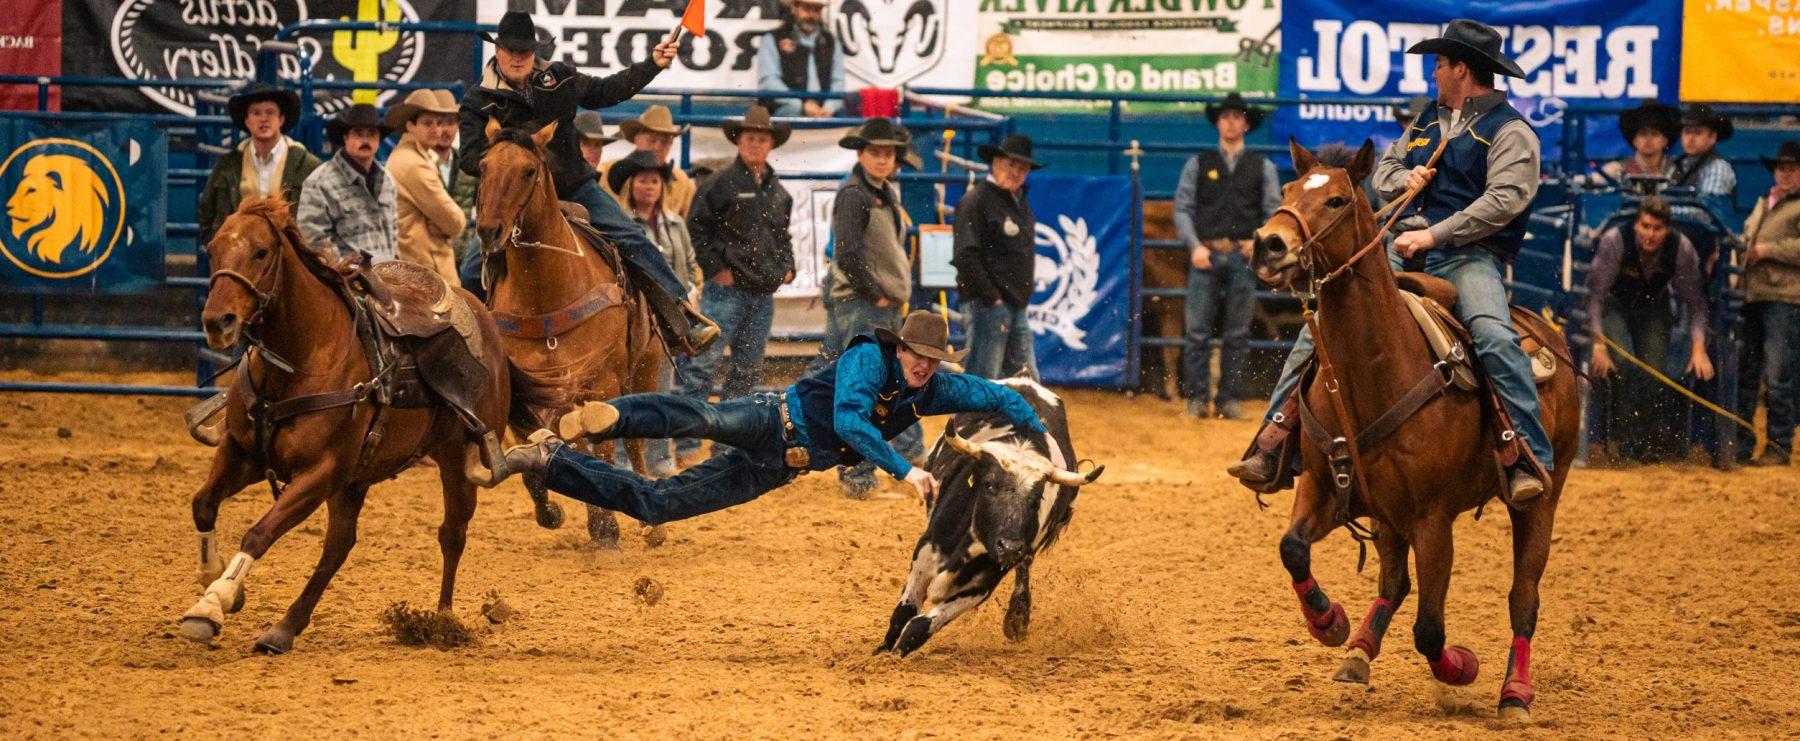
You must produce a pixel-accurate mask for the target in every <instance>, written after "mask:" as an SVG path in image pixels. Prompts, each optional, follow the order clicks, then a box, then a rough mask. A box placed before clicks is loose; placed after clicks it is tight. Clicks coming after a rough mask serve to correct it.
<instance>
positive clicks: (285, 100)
mask: <svg viewBox="0 0 1800 741" xmlns="http://www.w3.org/2000/svg"><path fill="white" fill-rule="evenodd" d="M265 101H268V102H273V103H274V104H275V105H276V106H278V107H280V108H281V132H282V133H284V134H285V133H287V132H288V130H289V129H292V128H294V124H296V123H299V122H300V96H299V95H298V94H296V93H295V92H294V91H292V90H283V89H281V88H278V87H275V86H274V85H270V84H268V83H266V82H259V83H256V84H254V85H251V86H250V87H248V88H245V89H244V92H241V93H238V94H237V95H233V96H231V98H230V99H229V100H227V101H225V110H226V111H227V112H229V113H230V114H231V122H232V123H233V124H235V125H237V127H238V128H240V129H242V128H244V118H245V117H247V116H249V115H250V106H252V105H255V104H257V103H262V102H265Z"/></svg>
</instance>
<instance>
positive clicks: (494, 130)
mask: <svg viewBox="0 0 1800 741" xmlns="http://www.w3.org/2000/svg"><path fill="white" fill-rule="evenodd" d="M498 133H500V119H497V118H494V117H493V116H488V124H487V128H486V129H485V130H483V131H482V132H481V135H482V136H485V137H487V140H488V141H493V140H494V135H495V134H498Z"/></svg>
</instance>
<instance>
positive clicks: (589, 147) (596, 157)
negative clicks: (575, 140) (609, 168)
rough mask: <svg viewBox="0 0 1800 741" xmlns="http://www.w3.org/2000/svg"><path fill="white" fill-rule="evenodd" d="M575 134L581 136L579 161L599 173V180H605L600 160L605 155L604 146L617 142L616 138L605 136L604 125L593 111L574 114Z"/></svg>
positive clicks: (604, 172) (603, 168)
mask: <svg viewBox="0 0 1800 741" xmlns="http://www.w3.org/2000/svg"><path fill="white" fill-rule="evenodd" d="M575 133H577V134H580V135H581V159H582V161H584V162H586V163H588V167H592V168H594V171H595V172H598V173H600V179H601V180H605V179H606V168H605V167H603V166H601V164H600V159H601V157H603V156H605V154H606V145H608V144H611V143H613V142H616V141H618V140H619V139H618V137H615V136H607V135H606V123H605V122H604V121H601V120H600V114H598V113H595V112H593V111H582V112H580V113H577V114H575Z"/></svg>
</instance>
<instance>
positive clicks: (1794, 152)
mask: <svg viewBox="0 0 1800 741" xmlns="http://www.w3.org/2000/svg"><path fill="white" fill-rule="evenodd" d="M1757 159H1760V160H1762V163H1763V167H1767V168H1769V170H1770V171H1771V172H1772V171H1774V170H1775V168H1776V167H1777V166H1780V165H1795V164H1800V141H1795V140H1793V139H1789V140H1787V141H1784V142H1782V143H1781V148H1780V149H1777V150H1775V159H1769V158H1768V157H1758V158H1757Z"/></svg>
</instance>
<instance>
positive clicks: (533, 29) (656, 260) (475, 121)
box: [459, 11, 719, 354]
mask: <svg viewBox="0 0 1800 741" xmlns="http://www.w3.org/2000/svg"><path fill="white" fill-rule="evenodd" d="M483 38H485V39H487V40H488V41H490V42H493V44H494V46H495V49H494V58H493V59H491V60H489V61H488V64H487V67H486V70H485V71H484V72H483V73H482V77H481V80H480V83H479V84H478V85H477V86H476V87H475V89H473V90H471V91H470V92H469V94H468V95H467V96H466V97H464V98H463V102H462V111H461V113H460V114H459V122H460V126H461V129H462V146H463V161H462V163H461V165H462V168H463V170H464V171H465V172H468V173H469V174H471V175H479V174H480V166H481V157H482V155H483V154H484V153H485V152H486V151H487V145H488V140H487V135H486V133H485V132H486V130H487V125H488V122H489V121H495V122H498V123H499V125H501V126H506V127H520V128H525V129H529V130H532V131H536V130H538V129H539V128H542V127H543V126H546V125H550V124H556V130H555V133H554V135H553V136H552V137H551V139H550V144H549V146H548V147H547V148H548V149H549V153H550V156H549V164H550V173H549V174H550V176H551V177H552V178H553V179H554V181H555V185H556V195H557V198H560V199H562V200H565V201H573V202H575V203H579V204H581V205H582V206H583V207H585V208H586V209H587V212H588V223H590V224H592V225H593V226H594V228H595V229H598V230H599V231H600V233H601V234H603V235H605V236H606V238H607V239H608V240H609V241H611V242H612V243H613V244H614V245H616V246H617V247H618V250H619V256H620V257H621V258H623V259H624V261H625V263H626V264H627V265H628V267H629V268H630V269H631V271H632V274H633V276H634V278H635V279H636V280H634V281H633V285H634V286H636V287H637V289H638V290H640V291H643V292H644V293H643V295H644V297H645V298H646V299H647V301H648V303H649V305H650V307H651V309H652V311H653V312H654V313H655V314H656V316H657V318H658V320H659V321H660V323H661V325H662V328H663V331H664V337H665V339H667V340H668V342H669V345H670V346H671V347H673V348H676V349H679V350H681V351H683V352H686V353H688V354H696V353H699V352H700V351H702V350H704V349H706V347H708V346H709V345H711V344H712V342H713V340H715V339H717V338H718V336H719V329H718V327H717V326H715V325H713V324H712V322H710V321H708V320H707V319H706V317H705V316H702V315H701V313H700V311H699V310H698V309H696V308H695V307H694V305H693V304H692V303H690V302H686V301H683V300H682V293H681V281H680V280H679V279H677V278H676V277H675V274H674V272H672V271H671V270H670V269H669V263H668V262H667V261H665V260H663V259H662V253H660V252H658V251H657V249H656V245H654V244H651V243H650V240H649V238H647V237H645V236H644V230H643V229H641V228H639V227H638V226H637V224H635V223H633V222H632V221H631V218H630V217H628V216H626V215H625V211H624V209H623V208H622V207H620V205H619V201H618V200H617V199H615V198H612V197H610V196H608V195H607V194H606V192H605V191H603V190H602V189H601V187H600V181H599V175H598V173H597V172H595V170H594V168H593V167H592V166H590V165H588V164H587V162H586V161H585V160H583V159H582V158H581V150H580V145H579V144H578V143H577V139H578V138H579V136H580V134H579V132H577V131H576V130H575V126H574V119H575V114H576V113H577V109H578V108H595V109H598V108H606V107H609V106H613V105H617V104H619V103H623V102H625V101H627V100H630V99H631V97H632V96H634V95H636V94H637V93H638V91H640V90H643V89H644V87H645V86H646V85H649V84H650V81H651V80H654V79H656V75H657V74H658V73H659V72H661V71H662V70H663V69H665V68H667V67H668V66H669V64H670V63H671V62H673V61H674V59H675V53H676V48H677V46H676V41H675V35H674V34H672V33H671V34H670V35H669V36H668V37H667V38H665V39H663V40H662V41H661V42H660V43H658V44H657V45H656V47H655V48H654V49H652V50H651V54H650V58H649V59H646V60H643V61H641V62H638V63H636V64H633V65H631V66H630V67H627V68H625V69H624V70H623V71H621V72H618V73H615V74H612V75H608V76H606V77H591V76H588V75H585V74H582V73H580V72H577V71H576V70H575V67H574V65H571V64H568V63H566V62H552V63H547V62H544V61H542V60H540V59H539V58H538V54H537V48H538V46H537V26H536V25H535V24H534V23H532V20H531V15H530V14H528V13H524V12H519V11H510V12H508V13H506V14H505V15H504V16H501V18H500V33H499V35H498V36H488V35H486V34H483ZM501 238H504V237H501ZM490 247H492V245H490Z"/></svg>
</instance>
